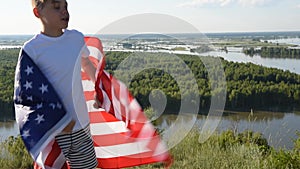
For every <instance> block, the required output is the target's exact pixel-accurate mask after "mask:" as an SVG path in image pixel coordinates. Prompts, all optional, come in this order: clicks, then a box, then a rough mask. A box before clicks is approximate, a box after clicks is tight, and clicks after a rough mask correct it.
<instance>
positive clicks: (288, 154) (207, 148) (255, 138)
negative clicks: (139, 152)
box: [0, 130, 300, 169]
mask: <svg viewBox="0 0 300 169" xmlns="http://www.w3.org/2000/svg"><path fill="white" fill-rule="evenodd" d="M198 139H199V134H198V132H196V131H192V132H190V133H189V134H188V135H187V137H185V139H184V140H183V141H182V142H180V143H179V144H178V145H176V146H175V147H174V148H172V149H171V150H170V153H171V154H172V156H173V159H174V162H173V165H172V167H171V168H176V169H177V168H178V169H181V168H188V169H215V168H218V169H298V168H300V138H298V139H297V140H295V146H294V147H295V148H294V149H293V150H283V149H282V150H275V149H274V148H272V147H270V146H269V145H268V143H267V141H266V139H265V138H263V137H262V135H261V134H259V133H253V132H251V131H245V132H243V133H234V132H233V131H232V130H228V131H225V132H223V133H221V134H214V135H212V136H211V137H210V138H209V139H208V140H207V141H206V142H204V143H202V144H201V143H199V141H198ZM0 150H1V152H2V155H1V158H0V166H1V168H3V169H16V168H24V169H25V168H31V167H32V160H31V159H30V157H29V155H28V153H27V152H26V150H25V148H24V145H23V144H22V142H21V139H20V137H18V138H14V137H10V138H9V139H8V140H6V141H5V142H4V143H3V144H1V146H0ZM133 168H134V169H159V168H161V169H162V168H164V166H163V165H162V164H159V163H158V164H151V165H144V166H139V167H133Z"/></svg>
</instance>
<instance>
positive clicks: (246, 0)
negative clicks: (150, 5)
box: [177, 0, 274, 7]
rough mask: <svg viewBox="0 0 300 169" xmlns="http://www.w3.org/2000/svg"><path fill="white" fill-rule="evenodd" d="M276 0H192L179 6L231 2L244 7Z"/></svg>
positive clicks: (222, 4)
mask: <svg viewBox="0 0 300 169" xmlns="http://www.w3.org/2000/svg"><path fill="white" fill-rule="evenodd" d="M272 1H274V0H192V1H188V2H184V3H181V4H178V5H177V6H178V7H199V6H200V7H201V6H205V5H217V6H221V7H224V6H227V5H229V4H238V5H241V6H244V7H249V6H252V7H253V6H264V5H266V4H270V3H271V2H272Z"/></svg>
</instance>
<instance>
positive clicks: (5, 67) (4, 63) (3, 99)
mask: <svg viewBox="0 0 300 169" xmlns="http://www.w3.org/2000/svg"><path fill="white" fill-rule="evenodd" d="M19 51H20V49H17V48H16V49H5V50H0V121H5V120H7V119H12V118H14V114H13V112H14V111H13V91H14V90H13V88H14V74H15V67H16V63H17V59H18V55H19Z"/></svg>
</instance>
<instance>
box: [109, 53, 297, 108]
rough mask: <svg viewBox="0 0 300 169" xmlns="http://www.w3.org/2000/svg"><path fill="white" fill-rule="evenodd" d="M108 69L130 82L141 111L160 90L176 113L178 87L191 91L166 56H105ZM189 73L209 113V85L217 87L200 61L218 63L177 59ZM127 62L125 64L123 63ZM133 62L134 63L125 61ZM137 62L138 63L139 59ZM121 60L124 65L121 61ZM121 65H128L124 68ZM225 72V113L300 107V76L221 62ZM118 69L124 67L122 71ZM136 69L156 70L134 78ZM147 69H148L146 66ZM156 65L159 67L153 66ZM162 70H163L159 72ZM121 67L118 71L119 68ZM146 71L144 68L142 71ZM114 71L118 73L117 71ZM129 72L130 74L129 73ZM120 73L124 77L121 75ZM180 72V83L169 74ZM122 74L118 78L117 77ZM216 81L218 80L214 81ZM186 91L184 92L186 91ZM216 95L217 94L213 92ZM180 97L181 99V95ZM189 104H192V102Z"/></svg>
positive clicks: (186, 57)
mask: <svg viewBox="0 0 300 169" xmlns="http://www.w3.org/2000/svg"><path fill="white" fill-rule="evenodd" d="M106 55H107V60H106V61H107V67H106V68H107V69H108V70H109V71H110V72H111V73H116V72H117V74H118V75H119V76H120V77H121V78H122V80H124V81H128V80H130V91H131V92H132V93H133V95H134V96H135V97H137V99H138V100H139V101H140V103H141V104H142V106H143V107H148V106H150V103H149V101H148V100H149V99H148V98H149V94H150V93H151V91H152V90H153V89H159V90H161V91H163V92H164V93H165V95H166V96H167V101H168V104H167V109H168V110H171V111H174V110H175V111H176V110H178V109H179V107H180V103H181V102H180V101H181V97H182V95H185V94H186V93H181V91H180V90H179V86H182V85H184V86H186V88H190V87H192V86H193V85H192V81H191V79H189V78H190V77H189V76H188V75H187V74H188V72H185V71H186V70H182V66H181V64H182V63H180V62H177V61H176V60H175V61H174V60H172V58H171V57H172V56H170V57H169V60H166V59H164V57H163V56H164V55H166V54H159V53H156V54H147V53H143V54H139V55H140V56H138V57H136V56H135V55H136V54H134V53H124V52H108V53H107V54H106ZM177 56H178V57H179V58H180V59H181V60H183V61H184V63H185V64H186V65H187V66H188V67H189V68H190V69H191V71H192V73H193V75H194V77H195V79H196V82H197V85H198V92H199V94H200V107H199V108H200V110H208V109H209V108H210V102H211V96H212V95H213V94H217V93H216V92H215V93H213V94H212V92H211V87H212V86H211V85H218V84H216V81H214V80H212V79H210V78H209V75H208V72H207V71H206V69H207V68H206V67H205V65H204V64H203V63H202V61H201V60H203V59H204V58H205V59H207V58H210V59H211V62H214V61H217V60H216V58H213V57H203V58H201V59H200V57H198V56H191V55H177ZM125 58H127V59H126V60H124V59H125ZM128 58H134V59H131V60H130V59H128ZM138 58H139V59H138ZM123 60H124V61H123ZM124 62H130V63H126V64H124ZM222 64H223V67H224V69H225V75H226V86H227V98H226V109H231V110H246V111H250V109H254V110H258V109H260V110H273V111H280V110H281V109H282V110H285V111H286V110H294V109H299V106H300V75H297V74H295V73H290V72H289V71H283V70H279V69H275V68H266V67H262V66H258V65H254V64H252V63H234V62H228V61H225V60H223V59H222ZM120 65H125V67H123V68H122V66H120ZM139 65H142V66H143V65H147V67H151V66H152V67H156V69H154V68H152V69H147V70H143V71H142V72H139V73H138V74H135V76H134V77H130V76H132V75H133V74H134V73H132V72H137V71H138V70H137V69H136V67H140V66H139ZM149 65H150V66H149ZM155 65H158V66H155ZM162 65H163V66H164V67H163V70H165V71H163V70H161V69H159V68H160V67H162ZM120 67H121V68H120ZM145 68H146V67H145ZM116 70H117V71H116ZM129 70H130V71H129ZM217 71H218V68H217V67H215V70H214V68H211V71H210V72H215V74H212V75H210V77H216V76H218V75H217V73H218V72H217ZM122 72H123V74H122ZM168 72H179V74H180V75H181V79H182V80H180V83H182V84H177V81H178V80H177V81H176V80H175V79H174V78H173V77H172V76H171V75H170V74H169V73H168ZM120 74H121V75H120ZM217 78H218V77H217ZM185 91H186V90H185ZM215 91H218V89H216V90H215ZM181 94H182V95H181ZM191 102H192V100H191Z"/></svg>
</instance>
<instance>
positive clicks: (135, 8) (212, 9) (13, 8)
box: [0, 0, 300, 35]
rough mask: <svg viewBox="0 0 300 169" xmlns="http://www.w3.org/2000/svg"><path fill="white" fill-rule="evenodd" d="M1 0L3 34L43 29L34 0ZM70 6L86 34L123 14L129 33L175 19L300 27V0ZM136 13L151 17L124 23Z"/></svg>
mask: <svg viewBox="0 0 300 169" xmlns="http://www.w3.org/2000/svg"><path fill="white" fill-rule="evenodd" d="M0 1H2V3H1V6H0V19H1V26H0V34H1V35H6V34H18V35H19V34H35V33H38V32H39V31H40V28H41V24H40V21H39V20H38V19H37V18H35V17H34V15H33V13H32V9H31V3H30V0H8V1H7V0H5V2H4V0H0ZM68 4H69V13H70V16H71V18H70V23H69V28H70V29H77V30H79V31H81V32H83V33H84V34H95V33H102V32H103V31H101V30H103V29H105V28H106V29H105V30H106V31H104V32H103V33H110V32H109V29H107V28H111V27H109V26H110V25H113V24H114V23H116V22H118V21H120V20H123V21H124V18H125V22H124V23H123V26H124V25H126V26H127V29H128V30H126V31H129V30H130V29H132V30H133V29H134V28H135V27H137V26H141V25H144V26H147V27H148V29H147V31H151V30H154V31H156V29H157V28H159V27H160V25H168V26H169V30H170V31H171V32H172V31H176V29H175V28H178V27H179V26H178V23H177V26H176V24H175V25H172V18H173V19H178V20H179V21H182V23H184V22H185V23H188V24H189V25H190V26H193V27H194V28H196V29H197V31H199V32H203V33H210V32H264V31H270V32H273V31H300V22H299V19H300V0H109V1H104V0H68ZM144 14H153V16H154V17H153V19H158V18H160V17H159V16H166V17H165V19H164V20H163V21H162V22H159V23H156V24H155V23H152V22H155V21H153V20H151V15H144ZM132 16H140V19H141V20H143V16H147V17H148V18H145V19H144V20H146V21H147V20H148V19H149V18H150V21H149V22H147V23H146V22H145V23H144V22H140V21H139V20H133V21H132V20H131V22H126V18H127V19H128V18H131V17H132ZM129 20H130V19H129ZM127 23H128V24H127ZM129 24H130V25H131V27H130V26H128V25H129ZM115 26H117V25H115ZM118 26H119V29H122V27H120V25H118ZM171 26H172V27H173V28H174V30H171V28H170V27H171ZM181 26H183V27H186V26H187V25H184V24H182V25H181ZM186 30H187V31H192V29H188V28H187V29H186ZM164 31H167V30H164ZM122 33H124V32H122ZM165 33H168V32H165Z"/></svg>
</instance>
